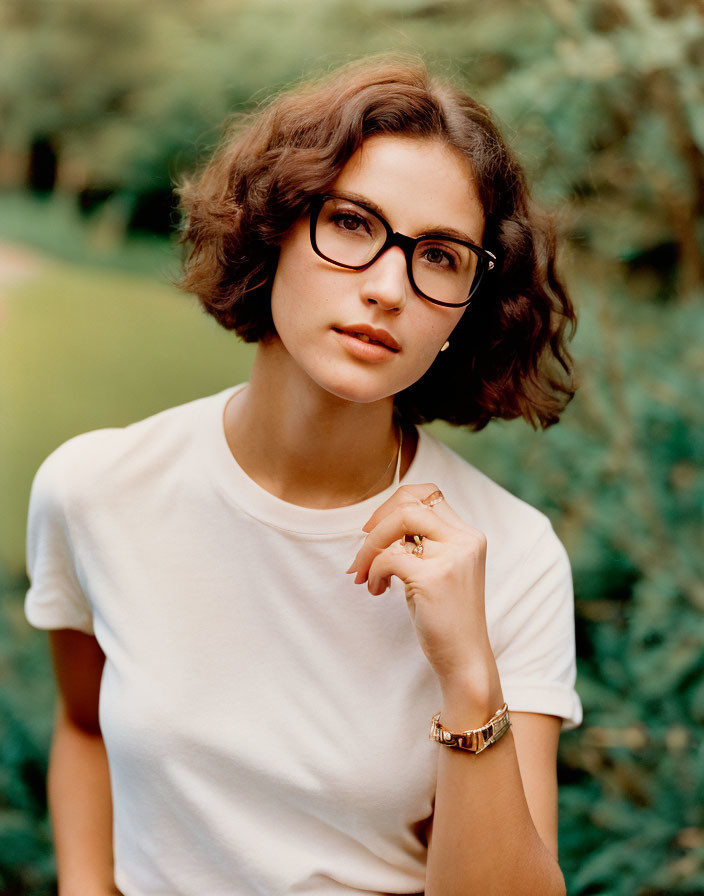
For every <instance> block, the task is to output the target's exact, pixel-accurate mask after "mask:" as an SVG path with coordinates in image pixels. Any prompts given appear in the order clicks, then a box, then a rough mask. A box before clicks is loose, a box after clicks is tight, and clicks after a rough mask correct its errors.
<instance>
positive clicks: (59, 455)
mask: <svg viewBox="0 0 704 896" xmlns="http://www.w3.org/2000/svg"><path fill="white" fill-rule="evenodd" d="M217 397H218V396H217V395H213V396H207V397H205V398H199V399H196V400H194V401H190V402H186V403H184V404H181V405H177V406H175V407H171V408H167V409H166V410H163V411H159V412H158V413H156V414H152V415H150V416H149V417H146V418H144V419H142V420H138V421H136V422H134V423H131V424H129V425H127V426H124V427H107V428H103V429H94V430H90V431H88V432H84V433H80V434H79V435H76V436H73V437H72V438H70V439H68V440H67V441H65V442H63V443H62V444H60V445H59V446H58V447H57V448H55V449H54V450H53V451H52V452H51V454H49V455H48V456H47V457H46V458H45V459H44V461H43V462H42V463H41V465H40V466H39V469H38V470H37V472H36V474H35V477H34V481H33V484H32V500H33V501H34V503H35V504H36V503H43V502H47V501H48V502H50V503H58V502H62V503H68V504H69V505H70V504H78V503H83V501H85V500H86V499H88V498H89V497H90V496H95V495H97V494H103V495H105V494H106V493H115V494H120V492H121V490H122V489H124V488H125V487H126V486H127V485H128V484H134V483H135V481H138V480H139V479H140V478H143V477H149V476H151V475H152V474H154V473H156V472H163V471H164V469H165V467H166V466H167V465H168V462H169V461H173V460H174V459H176V458H177V457H178V456H179V455H183V454H184V453H185V452H187V451H188V450H189V449H190V446H191V442H192V439H193V436H194V435H195V434H196V433H197V431H198V418H199V415H200V414H201V412H202V411H203V410H204V409H205V407H206V406H207V405H208V403H210V402H212V401H213V400H214V399H216V398H217Z"/></svg>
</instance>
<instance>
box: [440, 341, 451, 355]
mask: <svg viewBox="0 0 704 896" xmlns="http://www.w3.org/2000/svg"><path fill="white" fill-rule="evenodd" d="M449 347H450V340H449V339H447V340H446V341H445V344H444V345H443V347H442V348H441V349H440V351H441V352H446V351H447V350H448V348H449Z"/></svg>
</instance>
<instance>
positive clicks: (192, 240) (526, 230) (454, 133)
mask: <svg viewBox="0 0 704 896" xmlns="http://www.w3.org/2000/svg"><path fill="white" fill-rule="evenodd" d="M373 134H399V135H406V136H408V135H410V136H417V137H425V138H428V137H434V138H439V139H441V140H443V141H445V142H446V143H448V144H449V145H451V146H453V147H455V148H456V149H457V150H459V151H460V152H461V153H462V154H463V155H464V156H465V157H466V158H467V159H468V160H469V162H470V164H471V167H472V170H473V173H474V177H475V180H476V185H477V189H478V193H479V198H480V200H481V202H482V205H483V208H484V214H485V219H486V226H485V232H484V241H483V243H484V246H485V247H486V248H487V249H490V250H491V251H492V252H494V253H495V254H496V255H497V256H498V262H497V266H496V269H495V270H494V271H492V272H491V274H490V275H487V276H485V278H484V281H483V283H482V286H481V287H480V290H479V292H478V294H477V295H476V296H475V297H474V299H473V300H472V304H471V305H470V306H469V308H468V309H467V311H466V312H465V313H464V314H463V316H462V318H461V319H460V322H459V324H458V325H457V326H456V328H455V330H454V331H453V333H452V336H451V348H450V350H449V351H447V352H443V353H441V354H439V355H438V357H437V359H436V360H435V361H434V362H433V364H432V366H431V367H430V369H429V370H428V371H427V373H425V374H424V376H423V377H421V379H420V380H419V381H418V382H416V383H414V384H413V385H411V386H409V387H408V388H407V389H405V390H404V391H403V392H400V393H399V394H397V395H396V397H395V403H396V406H397V408H398V410H399V411H400V412H401V415H402V417H403V419H405V420H408V421H412V422H427V421H430V420H433V419H435V418H442V419H444V420H447V421H449V422H451V423H456V424H467V425H469V426H471V427H472V428H474V429H481V428H482V427H484V426H486V424H487V423H488V422H489V421H490V420H491V419H492V418H503V419H513V418H515V417H520V416H522V417H524V418H525V419H526V420H528V421H529V422H530V423H531V424H532V425H533V426H534V427H537V426H542V427H547V426H550V425H551V424H553V423H556V422H557V420H558V419H559V415H560V413H561V412H562V410H563V409H564V407H565V405H566V404H567V402H568V401H569V400H570V399H571V398H572V396H573V394H574V386H573V379H572V359H571V358H570V355H569V352H568V351H567V348H566V342H567V339H568V337H569V336H571V334H572V332H573V331H574V326H575V314H574V309H573V307H572V304H571V302H570V300H569V297H568V296H567V293H566V292H565V289H564V287H563V285H562V283H561V282H560V280H559V278H558V276H557V274H556V271H555V236H554V231H553V228H552V225H551V223H550V221H549V220H548V219H547V218H545V217H543V216H541V215H540V214H539V213H537V212H536V210H535V209H534V208H533V206H532V203H531V201H530V196H529V192H528V188H527V186H526V182H525V177H524V174H523V171H522V169H521V167H520V165H519V163H518V162H517V161H516V159H515V158H514V156H513V154H512V153H511V151H510V150H509V149H508V147H507V146H506V144H505V142H504V141H503V139H502V138H501V135H500V134H499V132H498V130H497V128H496V126H495V125H494V123H493V121H492V119H491V116H490V113H489V111H488V110H487V109H486V108H485V107H484V106H482V105H480V104H479V103H477V102H476V101H475V100H473V99H472V98H471V97H469V96H468V95H466V94H465V93H463V92H461V91H460V90H457V89H456V88H454V87H452V86H450V85H449V84H445V83H442V82H438V81H436V80H434V79H432V78H431V77H430V76H429V74H428V72H427V70H426V69H425V67H424V66H423V65H422V64H421V63H418V62H408V61H402V62H399V61H396V60H391V61H389V60H366V61H362V62H357V63H354V64H352V65H349V66H346V67H344V68H342V69H340V70H338V71H337V72H336V73H335V74H334V75H333V76H332V77H329V78H327V79H323V80H321V81H316V82H312V83H308V84H306V85H303V86H299V87H296V88H294V89H292V90H289V91H287V92H286V93H283V94H282V95H280V96H279V97H278V98H277V99H275V100H274V101H273V102H271V103H269V104H268V105H267V106H266V107H265V108H264V109H263V110H261V111H258V112H255V113H254V114H251V115H248V116H245V117H244V118H239V119H238V120H236V121H235V123H234V124H233V125H232V126H231V127H230V128H229V129H228V131H227V133H226V135H225V138H224V140H223V142H222V144H221V146H220V148H219V149H218V150H217V152H216V153H215V155H214V156H213V158H212V159H211V160H210V161H209V162H208V163H207V165H206V166H205V167H204V169H203V170H202V171H201V172H200V174H199V175H198V176H197V177H196V178H195V179H193V180H185V181H184V182H183V183H182V184H181V185H180V187H179V188H178V193H179V196H180V198H181V202H182V206H183V209H184V212H185V214H186V216H187V217H186V221H185V226H184V231H183V234H182V237H181V242H182V243H185V244H186V245H187V247H188V248H187V251H186V255H185V258H184V276H183V278H182V280H181V281H180V283H179V285H180V286H181V288H183V289H184V290H186V291H188V292H194V293H195V294H196V295H197V296H198V298H199V299H200V301H201V303H202V305H203V307H204V308H205V310H206V311H207V312H208V313H210V314H212V315H213V316H214V317H215V318H216V319H217V320H218V321H219V322H220V323H221V324H222V326H224V327H226V328H227V329H232V330H236V332H237V333H238V334H239V335H240V336H241V337H242V338H243V339H244V340H245V341H246V342H254V341H258V340H260V339H266V338H267V337H268V336H270V335H272V334H274V333H275V329H274V323H273V320H272V317H271V304H270V294H271V283H272V280H273V275H274V272H275V270H276V264H277V260H278V252H279V248H278V247H279V245H280V243H281V240H282V239H283V237H284V236H285V234H286V233H287V231H288V230H289V229H290V227H291V226H292V225H293V224H294V223H295V222H296V221H297V220H298V219H299V218H300V217H301V216H302V215H304V214H306V213H307V211H308V202H309V199H310V197H311V196H312V195H314V194H316V193H323V192H325V191H326V190H328V189H329V188H330V187H331V185H332V184H333V182H334V181H335V180H336V179H337V177H338V175H339V174H340V172H341V171H342V169H343V167H344V165H345V163H346V162H347V161H348V159H349V158H350V156H351V155H352V154H353V153H354V152H355V150H357V149H358V148H359V147H360V146H361V144H362V142H363V141H364V140H365V139H366V138H367V137H370V136H371V135H373Z"/></svg>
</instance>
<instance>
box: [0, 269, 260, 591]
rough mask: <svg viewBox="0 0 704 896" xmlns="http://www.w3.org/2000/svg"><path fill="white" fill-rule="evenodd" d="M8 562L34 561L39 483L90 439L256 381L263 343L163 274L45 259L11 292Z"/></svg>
mask: <svg viewBox="0 0 704 896" xmlns="http://www.w3.org/2000/svg"><path fill="white" fill-rule="evenodd" d="M1 301H2V308H1V310H2V322H1V323H0V418H1V421H2V422H1V423H0V494H2V495H3V501H2V512H1V513H2V515H1V518H0V526H1V527H2V528H1V535H0V564H1V565H4V566H5V568H6V569H7V570H8V571H9V572H10V573H12V574H16V573H18V572H19V571H21V569H22V567H23V565H24V530H25V525H26V515H27V500H28V496H29V488H30V485H31V480H32V477H33V475H34V473H35V472H36V469H37V467H38V466H39V464H40V463H41V461H42V460H43V459H44V457H46V456H47V454H49V453H50V452H51V451H52V450H53V449H54V448H55V447H56V446H57V445H59V444H60V443H61V442H63V441H65V440H66V439H68V438H70V437H71V436H73V435H76V434H77V433H79V432H85V431H87V430H90V429H97V428H99V427H103V426H123V425H125V424H127V423H129V422H132V421H134V420H138V419H141V418H142V417H146V416H148V415H149V414H152V413H156V412H157V411H159V410H162V409H164V408H167V407H170V406H173V405H176V404H180V403H181V402H185V401H189V400H191V399H194V398H198V397H200V396H203V395H207V394H210V393H213V392H216V391H218V390H220V389H223V388H225V387H226V386H228V385H230V384H234V383H236V382H239V381H242V380H245V379H246V378H247V376H248V371H249V367H250V364H251V359H252V356H253V347H251V346H246V345H244V344H243V343H241V342H240V341H239V340H238V339H237V337H236V336H235V335H234V334H233V333H228V332H226V331H225V330H222V329H221V328H219V327H218V326H217V324H216V323H215V321H214V320H212V319H210V318H209V317H207V315H205V314H204V313H203V312H202V311H201V310H200V307H199V306H198V303H197V301H196V300H195V299H193V298H191V297H189V296H186V295H184V294H183V293H180V292H179V291H177V290H176V289H174V288H173V287H171V286H169V285H167V284H165V283H163V282H159V280H157V279H156V278H154V277H147V276H144V275H139V274H134V273H132V274H129V273H124V272H116V271H107V270H106V271H101V270H97V269H83V268H77V267H75V266H72V265H69V264H65V263H61V262H56V261H50V260H46V261H45V263H44V264H43V266H42V267H41V269H40V271H39V272H38V274H37V275H36V276H35V277H32V278H31V279H28V280H26V281H25V282H23V283H22V284H21V285H16V286H14V287H11V288H9V289H8V288H3V299H2V300H1Z"/></svg>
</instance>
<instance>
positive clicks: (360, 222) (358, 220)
mask: <svg viewBox="0 0 704 896" xmlns="http://www.w3.org/2000/svg"><path fill="white" fill-rule="evenodd" d="M330 220H331V222H332V223H333V224H334V225H335V226H336V227H338V228H339V229H340V230H344V231H345V232H346V233H370V232H371V230H370V227H369V222H368V221H367V219H366V218H365V217H363V216H362V215H360V214H358V213H357V212H352V211H344V210H343V211H338V212H335V213H334V214H333V215H331V216H330Z"/></svg>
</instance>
